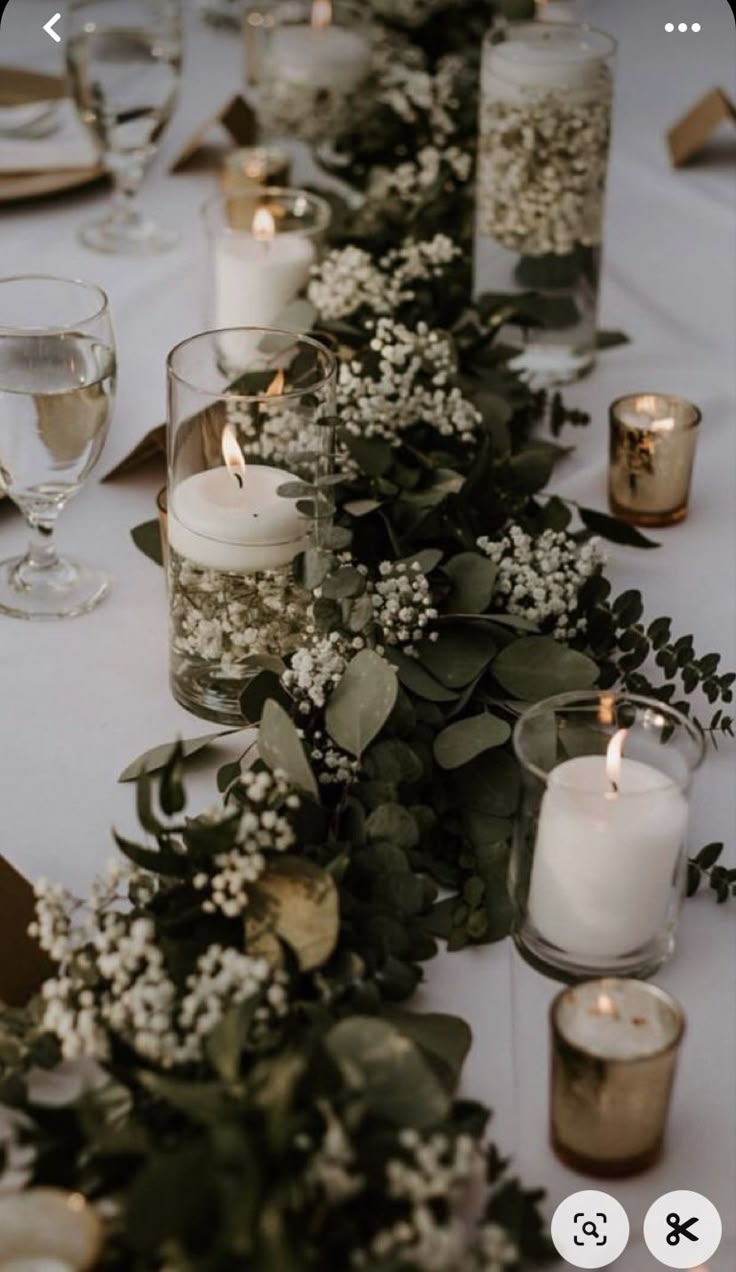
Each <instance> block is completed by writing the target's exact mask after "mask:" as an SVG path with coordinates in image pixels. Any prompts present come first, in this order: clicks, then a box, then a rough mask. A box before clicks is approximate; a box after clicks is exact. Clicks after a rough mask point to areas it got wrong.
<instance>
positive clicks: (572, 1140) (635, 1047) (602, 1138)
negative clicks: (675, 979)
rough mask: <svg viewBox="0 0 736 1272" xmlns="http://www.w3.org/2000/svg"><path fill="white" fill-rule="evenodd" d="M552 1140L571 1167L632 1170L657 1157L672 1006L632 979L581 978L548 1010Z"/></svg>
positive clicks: (678, 1030) (677, 1038)
mask: <svg viewBox="0 0 736 1272" xmlns="http://www.w3.org/2000/svg"><path fill="white" fill-rule="evenodd" d="M550 1021H551V1031H552V1066H551V1095H550V1130H551V1139H552V1147H553V1149H554V1151H555V1153H556V1154H557V1156H558V1157H560V1158H561V1160H562V1161H563V1162H564V1163H565V1164H566V1165H568V1166H570V1167H572V1169H573V1170H580V1171H582V1172H583V1173H585V1174H591V1175H600V1176H610V1177H614V1176H623V1175H630V1174H634V1173H636V1172H638V1171H640V1170H644V1169H646V1168H647V1167H648V1166H651V1165H652V1164H653V1163H654V1162H656V1161H657V1159H658V1158H659V1156H660V1154H661V1151H662V1144H663V1140H664V1131H665V1124H666V1119H667V1111H668V1108H669V1102H670V1094H671V1090H672V1082H673V1079H674V1073H675V1066H676V1062H677V1055H678V1049H679V1045H680V1042H681V1040H682V1036H683V1033H684V1028H685V1020H684V1013H683V1011H682V1008H681V1007H680V1005H679V1004H678V1003H677V1002H676V1001H675V999H673V998H671V997H670V995H669V994H665V993H664V991H663V990H661V989H658V988H657V987H656V986H654V985H648V984H645V983H643V982H641V981H635V980H616V979H606V980H596V981H587V982H585V983H583V984H581V985H577V986H575V987H574V988H572V989H565V990H563V991H562V993H560V994H558V996H557V997H556V998H555V1000H554V1002H553V1003H552V1007H551V1011H550Z"/></svg>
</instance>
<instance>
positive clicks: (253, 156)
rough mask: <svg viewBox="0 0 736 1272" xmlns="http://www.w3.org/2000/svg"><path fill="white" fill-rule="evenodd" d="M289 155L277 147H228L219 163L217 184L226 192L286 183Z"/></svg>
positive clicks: (289, 161)
mask: <svg viewBox="0 0 736 1272" xmlns="http://www.w3.org/2000/svg"><path fill="white" fill-rule="evenodd" d="M290 177H291V156H290V155H289V154H287V152H286V151H285V150H281V149H280V148H279V147H277V146H243V147H242V148H240V149H238V150H231V151H230V152H229V153H228V154H227V155H225V158H224V160H223V163H222V170H221V172H220V185H221V186H222V189H223V190H224V192H225V194H237V193H238V191H239V190H242V189H243V188H244V187H245V188H246V189H247V188H248V186H288V184H289V178H290Z"/></svg>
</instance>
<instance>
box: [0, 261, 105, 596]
mask: <svg viewBox="0 0 736 1272" xmlns="http://www.w3.org/2000/svg"><path fill="white" fill-rule="evenodd" d="M115 374H116V365H115V337H114V333H113V327H112V320H111V318H110V308H109V304H108V300H107V296H106V295H105V293H104V292H103V291H102V290H101V288H99V287H95V286H94V285H93V284H90V283H81V282H77V281H74V280H71V279H65V278H51V277H44V276H27V277H22V278H4V279H0V491H4V492H5V493H6V494H8V495H9V496H10V498H11V499H12V500H13V502H14V503H16V504H17V506H18V507H19V508H20V510H21V512H22V513H23V514H24V516H25V518H26V520H27V522H28V524H29V525H30V527H31V529H32V531H33V536H32V539H31V542H30V544H29V547H28V551H27V553H26V555H25V556H23V557H18V558H14V559H12V560H6V561H2V562H0V612H2V613H5V614H12V615H14V616H15V617H17V618H31V619H52V618H67V617H71V616H73V615H75V614H83V613H85V612H86V611H87V610H90V609H93V608H94V606H95V605H97V604H98V603H99V602H100V601H101V600H102V598H103V596H104V595H105V593H106V592H107V589H108V580H107V576H106V575H105V574H103V573H102V572H101V571H100V570H97V569H95V568H93V567H92V566H89V565H83V564H81V563H80V562H78V561H70V560H68V559H67V558H63V557H59V556H57V553H56V548H55V546H54V539H53V534H54V530H55V528H56V519H57V517H58V515H59V513H60V512H61V509H62V508H63V507H64V506H65V505H66V504H67V503H68V501H69V500H70V499H71V498H72V497H73V496H74V495H76V494H77V493H78V491H79V490H81V488H82V484H83V483H84V481H85V478H86V477H87V476H88V475H89V473H90V472H91V470H92V468H93V467H94V465H95V463H96V462H97V459H98V458H99V455H100V452H101V450H102V447H103V444H104V441H105V438H106V436H107V430H108V425H109V421H110V415H111V411H112V404H113V401H114V395H115Z"/></svg>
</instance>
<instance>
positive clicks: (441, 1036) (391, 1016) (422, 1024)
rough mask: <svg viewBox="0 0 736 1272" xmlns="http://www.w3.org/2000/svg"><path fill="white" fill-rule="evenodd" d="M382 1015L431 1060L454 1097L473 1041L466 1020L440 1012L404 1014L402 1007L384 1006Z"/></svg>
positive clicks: (409, 1012) (411, 1012)
mask: <svg viewBox="0 0 736 1272" xmlns="http://www.w3.org/2000/svg"><path fill="white" fill-rule="evenodd" d="M382 1015H383V1018H384V1019H385V1020H387V1021H388V1022H389V1023H390V1024H392V1025H394V1026H395V1028H396V1029H398V1030H399V1032H400V1033H403V1034H405V1036H406V1037H407V1038H411V1040H412V1042H414V1043H416V1045H417V1046H418V1047H419V1048H420V1050H421V1051H422V1052H423V1053H424V1055H425V1056H426V1057H427V1058H428V1059H429V1060H431V1061H432V1064H433V1066H434V1068H435V1069H436V1070H437V1071H438V1072H439V1074H440V1076H441V1077H442V1078H443V1082H444V1084H445V1086H446V1087H447V1089H448V1092H449V1093H450V1094H453V1093H454V1091H455V1090H456V1088H457V1084H458V1082H459V1081H460V1074H461V1073H462V1067H463V1064H464V1063H465V1059H466V1056H467V1054H468V1052H469V1050H470V1044H471V1042H472V1040H473V1035H472V1033H471V1032H470V1028H469V1026H468V1025H467V1024H466V1023H465V1021H464V1020H460V1018H459V1017H458V1016H448V1015H444V1014H442V1013H439V1012H419V1011H404V1010H403V1009H402V1008H400V1007H385V1008H384V1009H383V1012H382Z"/></svg>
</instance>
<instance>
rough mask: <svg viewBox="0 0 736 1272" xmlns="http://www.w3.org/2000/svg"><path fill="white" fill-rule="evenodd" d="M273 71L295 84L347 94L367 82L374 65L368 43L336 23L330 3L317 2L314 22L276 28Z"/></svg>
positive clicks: (271, 54)
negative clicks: (371, 65)
mask: <svg viewBox="0 0 736 1272" xmlns="http://www.w3.org/2000/svg"><path fill="white" fill-rule="evenodd" d="M269 60H270V71H271V73H272V74H276V75H278V76H279V77H280V78H281V79H282V80H285V81H288V82H290V83H292V84H300V85H305V86H307V87H312V88H315V89H328V90H330V91H332V92H335V91H338V92H347V91H349V90H351V89H354V88H355V87H356V86H357V85H358V84H360V82H361V80H363V79H365V77H366V75H367V74H368V71H369V70H370V64H371V50H370V45H369V43H368V41H367V40H366V39H365V37H364V36H362V35H360V34H359V33H358V32H357V31H348V30H346V28H345V27H340V26H337V25H335V23H334V22H333V21H332V5H331V4H330V0H314V4H313V5H312V20H311V22H310V23H306V22H295V23H285V24H284V25H283V26H280V27H276V28H275V30H274V31H273V32H272V34H271V39H270V45H269Z"/></svg>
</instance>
